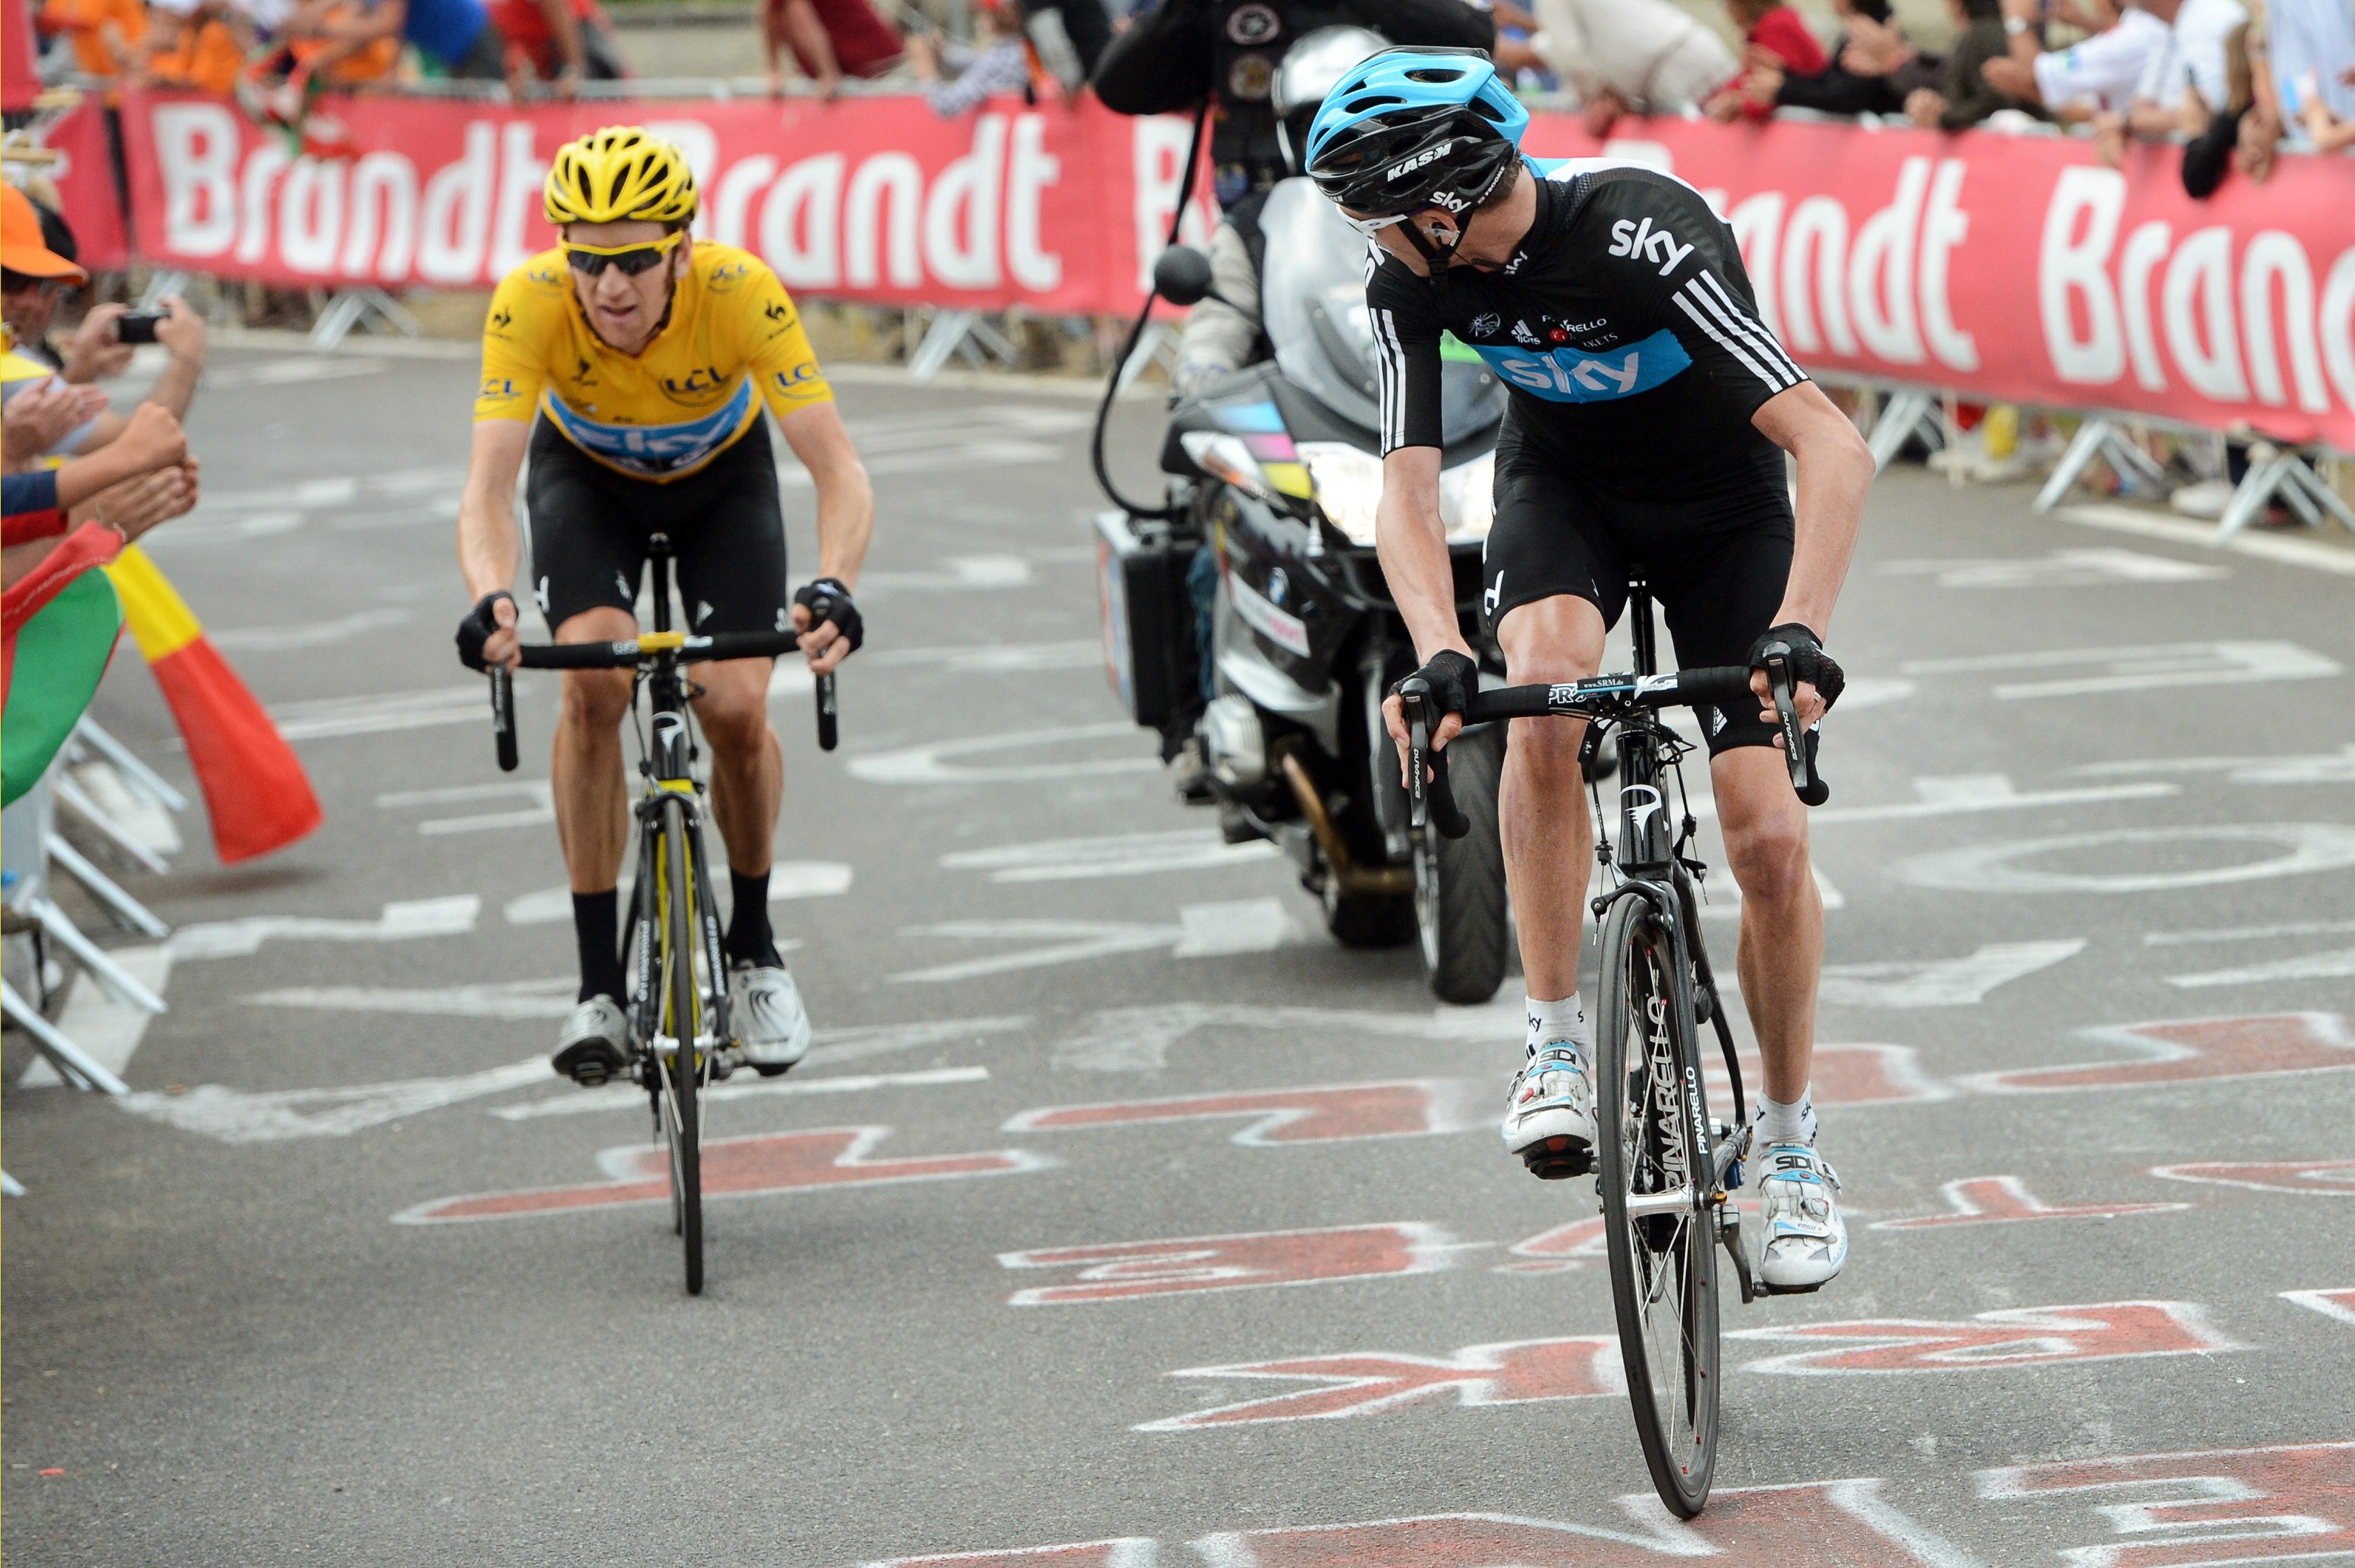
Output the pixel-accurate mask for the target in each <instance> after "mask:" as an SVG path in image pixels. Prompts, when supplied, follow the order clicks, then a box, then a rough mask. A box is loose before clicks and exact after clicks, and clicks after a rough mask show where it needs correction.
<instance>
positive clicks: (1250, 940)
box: [891, 898, 1305, 984]
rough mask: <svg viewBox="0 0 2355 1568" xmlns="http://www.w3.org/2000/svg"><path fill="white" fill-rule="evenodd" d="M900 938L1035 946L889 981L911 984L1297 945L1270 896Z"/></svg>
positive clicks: (1296, 930) (946, 927) (971, 925)
mask: <svg viewBox="0 0 2355 1568" xmlns="http://www.w3.org/2000/svg"><path fill="white" fill-rule="evenodd" d="M900 934H901V935H903V936H919V937H922V936H934V937H945V938H947V939H949V940H951V941H961V942H1028V943H1031V944H1037V945H1032V946H1029V947H1026V948H1023V949H1021V950H1019V951H1018V952H1014V953H1003V954H999V955H996V956H994V957H989V958H972V959H967V960H965V961H964V962H962V963H957V964H943V965H940V966H938V967H936V968H932V969H915V970H911V971H909V972H907V973H905V974H900V975H894V976H891V978H892V979H893V980H895V981H900V982H905V983H911V984H939V983H942V982H945V981H953V980H974V979H979V978H981V977H982V976H988V975H1007V974H1013V973H1015V972H1017V971H1018V970H1023V969H1042V968H1046V967H1049V966H1050V965H1057V964H1077V963H1081V962H1083V961H1085V960H1087V959H1091V958H1104V957H1110V956H1112V955H1115V954H1121V953H1142V952H1147V951H1150V950H1151V949H1153V948H1156V947H1167V948H1168V949H1169V950H1170V955H1171V956H1172V957H1175V958H1212V957H1231V956H1233V955H1239V954H1245V953H1272V952H1273V951H1275V950H1276V949H1278V948H1280V947H1287V946H1290V945H1291V944H1294V943H1295V942H1298V941H1301V940H1303V939H1304V937H1305V933H1304V932H1303V931H1302V929H1301V927H1300V926H1299V925H1298V924H1297V923H1295V921H1294V920H1293V919H1292V917H1291V916H1290V914H1288V913H1287V912H1285V910H1284V905H1283V903H1282V901H1279V900H1276V899H1273V898H1259V899H1239V900H1235V901H1231V902H1222V903H1203V904H1188V905H1187V906H1185V908H1183V909H1181V910H1179V911H1178V920H1177V924H1176V925H1156V924H1148V923H1141V922H1135V921H1108V920H959V921H948V922H944V923H941V924H938V925H915V926H910V927H909V928H907V930H905V931H904V932H902V933H900Z"/></svg>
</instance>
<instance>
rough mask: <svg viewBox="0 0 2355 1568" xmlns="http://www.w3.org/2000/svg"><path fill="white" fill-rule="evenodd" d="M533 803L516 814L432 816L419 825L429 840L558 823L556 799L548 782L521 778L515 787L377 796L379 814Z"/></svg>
mask: <svg viewBox="0 0 2355 1568" xmlns="http://www.w3.org/2000/svg"><path fill="white" fill-rule="evenodd" d="M517 798H520V799H522V800H525V801H527V802H529V803H530V804H529V805H524V806H520V807H517V809H515V810H513V811H489V812H475V813H473V814H471V815H468V816H439V817H429V818H428V819H426V820H425V821H423V822H421V823H419V824H418V825H417V831H418V832H419V833H421V834H422V835H424V836H425V837H428V838H440V837H448V836H449V835H451V834H453V833H483V832H488V831H490V830H493V829H496V828H503V827H535V826H537V825H538V824H540V823H543V822H553V821H555V820H556V800H555V797H554V796H553V795H551V794H550V793H549V781H548V780H546V779H517V780H516V781H515V782H513V783H511V784H457V785H453V786H452V787H450V788H448V789H406V790H395V791H393V792H391V793H389V794H387V795H378V796H377V797H376V804H377V809H378V810H379V811H398V810H400V808H402V807H403V806H411V805H459V804H461V803H463V802H465V801H472V800H513V799H517Z"/></svg>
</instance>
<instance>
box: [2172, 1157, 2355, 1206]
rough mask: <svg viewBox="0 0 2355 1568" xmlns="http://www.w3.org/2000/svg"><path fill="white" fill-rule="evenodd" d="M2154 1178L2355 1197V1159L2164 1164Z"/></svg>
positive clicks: (2221, 1185) (2318, 1196)
mask: <svg viewBox="0 0 2355 1568" xmlns="http://www.w3.org/2000/svg"><path fill="white" fill-rule="evenodd" d="M2150 1173H2151V1174H2152V1175H2153V1176H2163V1177H2165V1178H2167V1179H2168V1180H2169V1181H2205V1182H2209V1183H2211V1184H2213V1185H2215V1186H2218V1187H2245V1188H2247V1189H2249V1190H2250V1191H2252V1192H2295V1193H2297V1194H2299V1195H2301V1196H2304V1197H2308V1198H2355V1159H2309V1160H2296V1159H2285V1160H2275V1161H2272V1162H2270V1163H2263V1164H2232V1163H2227V1162H2222V1161H2218V1162H2215V1163H2211V1164H2206V1165H2160V1166H2154V1167H2152V1168H2151V1172H2150Z"/></svg>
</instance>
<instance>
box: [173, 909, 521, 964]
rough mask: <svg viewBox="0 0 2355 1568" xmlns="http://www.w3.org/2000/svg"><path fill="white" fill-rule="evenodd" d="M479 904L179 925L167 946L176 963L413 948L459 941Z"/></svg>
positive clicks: (254, 917) (253, 917)
mask: <svg viewBox="0 0 2355 1568" xmlns="http://www.w3.org/2000/svg"><path fill="white" fill-rule="evenodd" d="M482 908H483V901H482V900H481V899H480V898H478V897H477V896H475V895H474V894H473V893H458V894H454V895H453V896H451V897H449V898H439V899H409V900H403V901H397V902H393V903H389V904H386V905H385V906H384V912H383V913H382V914H380V915H378V917H377V918H376V919H374V920H332V919H319V918H315V917H314V916H311V915H297V914H260V915H247V916H245V917H243V918H241V919H238V920H220V921H209V922H207V923H203V924H200V925H184V926H182V927H180V929H179V930H177V931H176V932H174V933H172V935H171V938H170V940H169V942H168V943H167V944H166V945H167V946H168V947H169V948H170V949H171V954H172V957H173V958H174V960H176V962H180V963H186V962H187V961H188V960H190V959H195V958H244V957H248V956H250V955H252V954H253V953H255V952H257V951H259V950H260V948H261V944H263V943H264V942H269V941H297V942H413V941H416V940H418V939H420V938H422V937H429V936H459V935H463V934H464V933H467V932H470V931H472V930H474V917H475V916H476V915H478V914H480V913H481V912H482Z"/></svg>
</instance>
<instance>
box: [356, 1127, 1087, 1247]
mask: <svg viewBox="0 0 2355 1568" xmlns="http://www.w3.org/2000/svg"><path fill="white" fill-rule="evenodd" d="M889 1136H891V1129H890V1128H889V1127H824V1128H820V1129H818V1130H816V1131H814V1132H805V1133H764V1134H760V1135H757V1136H751V1137H741V1138H716V1139H713V1140H712V1141H710V1142H709V1143H706V1144H705V1145H704V1146H703V1195H704V1196H705V1197H706V1198H756V1197H759V1196H761V1195H762V1194H764V1193H772V1192H796V1191H801V1190H803V1189H807V1188H812V1187H871V1186H875V1185H877V1184H879V1183H882V1182H887V1181H943V1180H948V1179H953V1178H956V1177H963V1176H1007V1175H1011V1174H1012V1173H1014V1172H1016V1171H1019V1170H1039V1169H1043V1168H1047V1167H1049V1166H1051V1165H1053V1164H1054V1163H1055V1161H1053V1160H1051V1159H1049V1158H1047V1157H1045V1156H1043V1155H1036V1154H1031V1153H1028V1151H1026V1150H1023V1149H999V1150H996V1151H994V1152H992V1153H988V1154H944V1155H922V1156H918V1157H913V1158H908V1159H869V1158H868V1157H867V1155H868V1151H869V1150H870V1149H872V1148H873V1147H875V1146H876V1145H877V1144H879V1143H880V1142H882V1141H883V1140H884V1139H885V1138H887V1137H889ZM597 1163H598V1164H599V1165H600V1166H602V1167H603V1168H604V1169H605V1171H606V1179H605V1180H603V1181H591V1182H587V1183H584V1184H583V1185H581V1186H579V1187H539V1188H531V1189H526V1190H523V1191H520V1192H478V1193H473V1194H470V1195H468V1196H466V1197H463V1198H444V1199H442V1200H438V1201H436V1202H432V1203H421V1204H420V1205H418V1206H417V1207H416V1208H414V1209H410V1210H408V1211H404V1212H402V1213H400V1214H396V1215H394V1216H393V1218H394V1219H395V1220H396V1221H400V1223H403V1224H411V1225H424V1224H432V1223H435V1222H438V1221H449V1220H505V1219H511V1218H513V1217H514V1216H516V1215H518V1214H552V1213H566V1212H570V1211H576V1210H581V1209H611V1208H614V1207H617V1206H620V1205H624V1204H632V1203H667V1202H669V1201H670V1177H669V1163H670V1157H669V1154H668V1153H667V1152H666V1150H663V1149H660V1148H649V1147H646V1146H645V1145H644V1144H627V1145H624V1146H623V1147H620V1148H611V1149H607V1150H606V1151H605V1152H604V1153H602V1154H601V1155H599V1156H598V1157H597Z"/></svg>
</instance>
